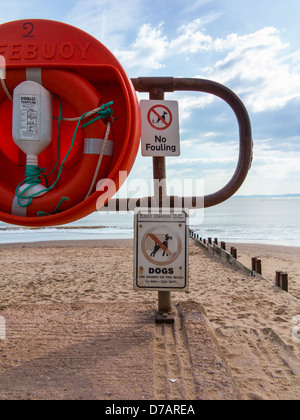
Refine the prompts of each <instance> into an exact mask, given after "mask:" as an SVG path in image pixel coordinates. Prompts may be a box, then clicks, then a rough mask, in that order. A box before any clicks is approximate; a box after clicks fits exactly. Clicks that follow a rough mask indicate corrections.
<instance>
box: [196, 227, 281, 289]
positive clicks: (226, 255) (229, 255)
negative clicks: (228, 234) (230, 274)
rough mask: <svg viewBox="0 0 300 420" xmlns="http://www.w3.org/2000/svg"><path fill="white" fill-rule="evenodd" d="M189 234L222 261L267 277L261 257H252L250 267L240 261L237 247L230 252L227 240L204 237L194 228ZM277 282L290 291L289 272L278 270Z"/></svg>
mask: <svg viewBox="0 0 300 420" xmlns="http://www.w3.org/2000/svg"><path fill="white" fill-rule="evenodd" d="M189 235H190V238H192V239H193V240H194V241H195V243H196V244H197V245H199V246H200V247H201V248H203V249H205V250H206V251H207V252H208V253H209V254H211V255H215V256H217V257H219V258H221V260H222V261H225V262H227V263H228V264H230V265H232V266H233V267H235V268H237V269H238V270H241V271H242V272H244V273H245V274H247V275H250V276H252V277H258V278H262V279H265V277H263V275H262V260H261V259H260V258H257V257H252V258H251V268H248V267H246V266H245V265H244V264H242V263H241V262H240V261H238V253H237V249H236V248H235V247H233V246H231V247H230V252H229V251H227V249H226V248H227V247H226V243H225V242H223V241H221V242H219V240H218V238H214V239H212V238H207V239H205V238H202V237H201V236H200V235H199V234H198V233H197V232H195V230H194V229H189ZM265 280H267V279H265ZM275 284H276V286H278V287H280V288H281V289H282V290H284V291H286V292H288V290H289V286H288V274H287V273H284V272H282V271H279V270H278V271H276V273H275Z"/></svg>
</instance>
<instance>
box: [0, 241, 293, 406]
mask: <svg viewBox="0 0 300 420" xmlns="http://www.w3.org/2000/svg"><path fill="white" fill-rule="evenodd" d="M236 247H237V249H238V258H239V259H240V261H241V262H243V263H244V264H245V265H247V266H248V267H250V265H251V257H252V256H256V257H258V256H259V257H260V258H261V259H262V267H263V275H264V276H265V277H266V279H258V278H253V277H250V276H247V275H245V274H243V273H241V272H240V271H238V270H237V269H234V268H232V267H231V266H229V265H227V264H225V263H223V262H220V261H219V260H218V259H217V258H216V257H212V256H209V255H208V254H207V253H206V252H205V251H204V250H202V249H201V248H199V247H198V246H197V245H195V244H194V242H192V241H191V242H190V251H189V262H190V270H189V271H190V291H189V292H188V293H181V292H174V293H172V302H173V304H174V305H176V304H177V303H179V302H182V303H184V302H186V303H187V304H188V303H189V302H196V303H199V304H201V305H203V307H204V309H205V312H206V316H207V318H208V320H209V322H210V324H211V326H212V329H213V331H214V334H215V336H216V337H217V341H218V345H219V346H220V349H221V351H222V357H224V360H226V363H227V365H228V368H229V370H230V375H232V378H233V380H234V383H235V385H236V387H237V389H238V393H239V395H240V398H241V399H246V400H247V399H250V400H251V399H278V400H286V399H296V400H297V399H299V398H300V383H299V380H300V364H299V363H300V362H299V358H300V340H299V339H298V340H297V337H296V338H295V336H294V337H293V335H292V331H293V328H294V327H295V324H293V318H294V317H296V316H297V315H299V316H300V305H299V299H300V258H299V255H300V248H289V247H275V246H265V245H247V244H238V245H236ZM0 260H1V263H2V264H1V273H0V290H1V296H0V315H1V313H5V311H7V310H8V309H9V308H16V309H15V310H16V311H17V310H18V308H19V310H20V311H21V310H23V309H22V308H24V307H26V305H29V306H30V305H36V307H38V308H39V311H43V308H45V311H47V307H50V306H49V305H76V304H80V305H85V304H86V305H91V304H95V305H96V304H100V303H103V304H105V305H111V306H110V307H113V305H114V304H116V303H117V304H119V305H122V304H124V305H125V304H128V305H129V307H130V305H133V306H134V305H137V306H138V308H139V311H142V310H143V309H142V308H143V305H145V311H146V312H147V311H149V308H154V309H155V308H156V307H157V292H152V291H151V292H148V291H146V292H145V291H143V292H141V291H140V292H135V291H134V290H133V279H132V277H133V249H132V241H131V240H111V241H81V242H71V241H64V242H48V243H33V244H18V245H17V244H12V245H2V246H1V248H0ZM276 270H282V271H287V272H288V273H289V276H290V277H289V278H290V293H286V292H284V291H282V290H281V289H279V288H277V287H276V286H275V285H274V279H275V271H276ZM19 305H20V306H19ZM299 324H300V322H299ZM176 328H177V327H175V329H176ZM294 331H295V330H294ZM173 333H174V334H173V336H174V337H175V336H176V331H175V332H174V331H173ZM294 335H295V334H294ZM171 336H172V334H171ZM173 336H172V337H173ZM172 337H170V339H171V338H172ZM174 337H173V338H174ZM162 339H163V338H162ZM164 339H166V335H165V338H164ZM175 342H177V347H176V346H175V349H174V352H175V353H176V352H177V353H179V352H180V355H182V357H183V359H182V362H181V363H182V366H185V365H186V366H188V367H187V369H186V371H185V375H186V377H187V379H186V381H185V382H186V383H187V384H188V383H189V378H191V377H192V371H191V369H192V367H191V365H189V362H188V359H189V356H187V354H185V352H184V351H185V350H184V342H183V341H180V340H177V341H176V340H175ZM166 343H167V344H166V345H167V346H168V340H167V341H166ZM178 343H179V344H178ZM173 344H174V343H173ZM116 345H120V340H118V341H117V342H116ZM0 347H1V341H0ZM0 351H1V349H0ZM169 351H170V349H169ZM174 352H173V353H174ZM0 355H1V354H0ZM173 355H174V354H173ZM154 362H155V361H154ZM155 363H157V364H158V367H159V358H158V359H156V362H155ZM159 369H160V368H159ZM192 388H193V387H191V390H190V391H187V392H186V394H185V395H184V397H185V398H190V399H194V398H196V397H197V395H196V394H195V389H194V388H193V389H192ZM187 389H188V387H187ZM157 396H159V397H160V398H162V399H163V398H164V397H165V398H167V397H168V398H171V397H172V398H173V397H174V398H178V399H180V393H179V394H174V395H173V394H172V395H171V394H170V395H164V394H159V395H158V394H157ZM22 397H23V398H25V396H24V395H23V396H20V398H22ZM0 398H1V395H0Z"/></svg>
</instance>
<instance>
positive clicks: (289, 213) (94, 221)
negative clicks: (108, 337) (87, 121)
mask: <svg viewBox="0 0 300 420" xmlns="http://www.w3.org/2000/svg"><path fill="white" fill-rule="evenodd" d="M133 225H134V214H133V213H132V212H130V213H124V212H123V213H103V212H95V213H92V214H90V215H89V216H88V217H85V218H84V219H81V220H77V221H76V222H73V223H70V224H67V225H63V226H57V227H49V228H40V229H30V228H26V227H19V226H14V225H8V224H6V223H4V222H1V221H0V244H9V243H28V242H43V241H60V240H64V241H65V240H95V239H96V240H98V239H132V238H133V236H134V227H133ZM189 225H190V227H191V228H192V229H194V230H195V231H196V232H197V233H198V234H199V235H200V236H201V237H203V238H208V237H211V238H213V239H214V238H218V239H219V240H220V241H224V242H229V243H258V244H271V245H283V246H295V247H300V195H288V196H243V197H241V196H240V197H239V196H236V197H233V198H231V199H229V200H228V201H226V202H225V203H222V204H220V205H218V206H215V207H211V208H208V209H203V210H191V211H190V220H189Z"/></svg>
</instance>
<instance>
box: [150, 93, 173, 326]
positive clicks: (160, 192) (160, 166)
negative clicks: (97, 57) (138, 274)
mask: <svg viewBox="0 0 300 420" xmlns="http://www.w3.org/2000/svg"><path fill="white" fill-rule="evenodd" d="M164 98H165V92H164V90H163V89H152V90H151V91H150V99H158V100H164ZM152 161H153V180H154V197H155V198H156V200H158V207H159V208H160V209H161V208H162V207H163V202H164V199H165V198H166V197H167V180H166V178H167V176H166V158H165V157H164V156H154V157H153V158H152ZM171 312H172V305H171V292H158V313H157V317H156V320H157V321H159V320H162V321H163V320H164V319H165V321H167V319H168V316H167V315H169V314H171ZM170 321H171V319H170Z"/></svg>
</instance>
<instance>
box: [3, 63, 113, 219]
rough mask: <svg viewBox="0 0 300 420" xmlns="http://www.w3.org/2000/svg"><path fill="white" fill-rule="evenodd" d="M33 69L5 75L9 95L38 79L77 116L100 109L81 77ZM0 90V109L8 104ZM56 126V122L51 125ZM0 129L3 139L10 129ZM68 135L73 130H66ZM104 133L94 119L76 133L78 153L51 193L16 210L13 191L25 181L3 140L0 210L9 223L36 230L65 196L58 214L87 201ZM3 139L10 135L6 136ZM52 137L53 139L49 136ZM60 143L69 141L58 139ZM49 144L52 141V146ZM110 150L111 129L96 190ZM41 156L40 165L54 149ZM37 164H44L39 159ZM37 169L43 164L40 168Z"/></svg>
mask: <svg viewBox="0 0 300 420" xmlns="http://www.w3.org/2000/svg"><path fill="white" fill-rule="evenodd" d="M34 70H36V71H32V69H27V70H26V69H16V70H8V71H7V74H6V84H7V87H8V89H9V91H10V92H12V91H13V89H14V88H15V87H16V86H17V85H18V84H20V83H21V82H23V81H25V80H33V79H40V81H41V83H42V85H43V86H44V87H45V88H46V89H48V90H49V91H50V92H52V93H53V94H55V95H57V96H59V97H60V98H62V99H63V100H64V103H68V104H69V108H72V107H73V109H74V110H75V112H76V114H77V116H81V115H82V114H84V113H85V112H88V111H91V110H93V109H95V108H97V107H98V106H99V104H100V105H101V97H100V94H99V92H98V90H97V89H96V88H95V87H94V86H93V85H92V84H91V83H90V82H89V81H87V80H86V79H85V78H83V77H82V76H80V75H79V74H76V73H75V72H72V71H67V70H60V69H34ZM32 75H33V79H32ZM34 81H36V80H34ZM0 90H1V91H0V104H2V103H3V101H4V100H5V99H7V96H6V94H5V93H4V91H3V90H2V89H1V88H0ZM7 102H8V103H7V104H6V106H7V107H11V103H9V101H7ZM92 118H93V117H91V118H90V119H92ZM86 121H89V120H86ZM67 124H68V123H66V125H67ZM2 125H3V124H2ZM56 125H57V123H56ZM54 126H55V123H54V124H53V127H54ZM73 127H74V125H73ZM1 130H2V133H1V132H0V137H3V136H4V135H5V132H6V133H9V130H11V125H10V126H9V128H8V127H6V128H5V129H4V128H3V127H2V129H1ZM66 130H68V131H69V132H70V131H71V130H70V129H66ZM106 130H107V126H106V124H105V123H104V122H103V121H102V120H97V121H95V122H93V123H91V124H90V125H88V126H86V127H85V128H83V129H82V130H80V131H82V134H78V137H79V139H78V141H77V144H76V150H75V152H74V153H73V155H72V156H70V159H69V161H67V162H66V165H65V166H64V169H63V171H62V174H61V178H60V180H59V182H58V184H57V185H56V186H55V188H54V189H53V190H51V191H49V192H47V193H46V194H44V195H43V196H41V197H36V198H34V199H33V200H32V203H31V204H30V205H29V206H28V207H20V206H19V205H18V204H17V198H16V195H15V189H16V186H17V185H18V184H19V183H20V182H21V181H22V180H23V179H24V156H22V155H23V152H21V151H20V150H19V149H18V148H17V146H15V145H14V144H13V142H12V140H11V139H8V140H7V143H6V145H4V143H3V140H2V146H0V149H1V150H0V167H1V173H2V177H1V178H2V179H0V197H1V204H0V210H1V212H4V213H7V214H8V215H13V216H15V217H8V221H9V222H11V223H14V222H15V223H16V224H22V225H28V224H29V223H27V220H30V225H37V226H38V225H41V224H42V223H41V222H40V220H39V219H41V217H39V216H38V212H44V213H47V214H50V215H51V214H54V213H55V211H56V207H57V205H58V203H59V202H60V201H61V199H62V198H63V197H68V200H67V201H64V202H63V203H62V204H61V206H60V208H59V211H60V212H62V211H65V210H68V209H70V208H72V207H74V206H75V205H77V204H78V203H80V202H82V201H83V200H84V199H85V198H86V195H87V193H88V191H89V188H90V186H91V183H92V181H93V177H94V174H95V169H96V166H97V163H98V161H99V154H100V152H101V149H102V145H103V141H104V138H105V134H106ZM54 132H55V130H54ZM7 137H9V136H8V135H7ZM54 137H55V134H53V138H54ZM62 141H67V140H65V139H64V138H62ZM70 141H71V139H70V140H69V142H70ZM52 143H55V142H53V141H52ZM64 147H65V146H64ZM113 147H114V141H113V135H112V130H111V133H110V136H109V138H108V141H107V146H106V150H105V153H104V156H103V159H102V161H101V167H100V170H99V173H98V176H97V179H96V183H95V185H97V181H98V180H101V179H105V178H106V177H107V175H108V173H109V170H110V168H111V164H112V158H113ZM43 153H44V160H45V156H46V155H47V153H48V156H49V155H52V156H53V155H54V154H55V144H51V146H49V147H48V148H47V149H46V151H44V152H43ZM41 160H42V161H43V157H42V158H41ZM52 160H54V158H53V159H52ZM40 166H43V165H41V164H40ZM46 169H47V170H48V171H50V169H51V168H49V167H47V168H46ZM28 218H29V219H28ZM35 219H36V220H35ZM52 224H53V223H52Z"/></svg>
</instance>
